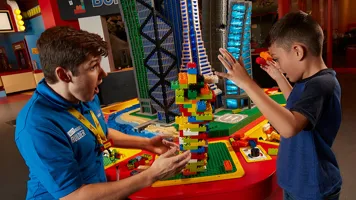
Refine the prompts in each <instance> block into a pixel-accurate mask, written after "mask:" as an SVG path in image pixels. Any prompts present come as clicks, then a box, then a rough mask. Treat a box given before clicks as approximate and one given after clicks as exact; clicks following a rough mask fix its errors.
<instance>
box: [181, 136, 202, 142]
mask: <svg viewBox="0 0 356 200" xmlns="http://www.w3.org/2000/svg"><path fill="white" fill-rule="evenodd" d="M180 139H182V142H183V143H195V142H199V140H198V139H191V138H190V137H183V138H180Z"/></svg>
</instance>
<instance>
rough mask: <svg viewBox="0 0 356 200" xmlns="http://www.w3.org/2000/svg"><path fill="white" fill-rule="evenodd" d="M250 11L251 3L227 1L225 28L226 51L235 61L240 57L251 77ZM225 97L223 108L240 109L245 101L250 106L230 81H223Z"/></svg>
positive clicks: (244, 94) (243, 94) (249, 101)
mask: <svg viewBox="0 0 356 200" xmlns="http://www.w3.org/2000/svg"><path fill="white" fill-rule="evenodd" d="M251 11H252V3H251V2H249V1H241V0H229V10H228V12H229V16H228V26H227V35H226V37H227V39H226V40H227V45H226V46H227V50H228V51H229V52H230V53H231V54H232V56H233V57H234V58H236V59H239V58H240V57H242V59H243V63H244V65H245V68H246V71H247V73H248V74H249V75H250V76H251V77H252V62H251ZM224 84H225V87H224V88H225V96H223V104H224V106H225V108H229V109H236V108H241V107H243V106H244V104H245V103H246V101H247V104H248V106H249V107H250V106H251V100H250V98H249V97H248V96H247V94H246V93H245V91H243V90H242V89H241V88H239V87H237V86H236V85H235V84H234V83H233V82H232V81H231V80H228V79H226V80H225V83H224Z"/></svg>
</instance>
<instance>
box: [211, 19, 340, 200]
mask: <svg viewBox="0 0 356 200" xmlns="http://www.w3.org/2000/svg"><path fill="white" fill-rule="evenodd" d="M323 41H324V36H323V32H322V29H321V27H320V26H319V25H318V24H317V22H315V21H314V20H313V19H312V17H311V16H309V15H307V14H305V13H303V12H296V13H289V14H287V15H286V16H284V17H283V18H282V19H280V20H279V21H278V22H277V23H276V24H275V25H274V26H273V28H272V30H271V32H270V47H269V52H270V53H271V56H272V57H273V59H274V61H275V62H270V63H269V65H270V66H267V67H266V68H265V70H266V71H267V72H269V74H270V75H271V76H272V77H273V78H275V80H276V81H277V83H278V85H279V87H280V89H281V91H282V92H283V94H284V96H285V97H286V98H287V99H288V100H287V105H286V108H283V107H281V106H280V105H278V104H277V103H276V102H274V101H273V100H272V99H271V98H269V97H268V96H267V95H266V94H265V93H264V92H263V90H261V88H260V87H259V86H258V85H257V84H256V83H255V82H254V81H253V80H252V79H251V78H250V77H249V76H248V74H247V73H246V70H245V69H244V67H243V66H244V65H243V63H242V60H241V59H240V60H239V61H237V60H235V59H234V58H233V57H232V56H231V54H230V53H229V52H227V51H226V50H224V49H221V54H222V56H221V55H219V59H220V61H221V62H222V63H223V64H224V66H225V68H226V69H227V71H228V72H227V73H217V74H218V75H220V76H222V77H224V78H228V79H230V80H232V81H234V83H236V84H237V85H238V86H239V87H241V88H242V89H243V90H245V91H246V93H247V94H248V95H249V97H250V98H251V99H252V101H253V102H254V103H255V104H256V106H257V107H258V108H259V109H260V111H261V112H262V113H263V115H264V116H265V117H266V118H267V119H268V120H269V121H270V122H271V123H272V125H273V126H274V127H275V128H276V129H277V131H278V132H279V133H280V135H281V136H282V137H281V142H280V146H279V152H278V159H277V177H278V183H279V185H280V186H281V187H282V188H283V189H284V194H285V195H284V199H286V200H288V199H290V200H325V199H326V200H334V199H335V200H336V199H338V198H339V192H340V188H341V184H342V179H341V176H340V171H339V167H338V164H337V161H336V158H335V155H334V153H333V152H332V150H331V146H332V144H333V141H334V139H335V137H336V134H337V132H338V129H339V127H340V122H341V105H340V95H341V89H340V85H339V83H338V81H337V79H336V76H335V75H336V74H335V72H334V71H333V70H331V69H328V68H327V67H326V66H325V64H324V62H323V59H322V57H321V53H322V47H323ZM275 63H276V64H275ZM275 67H277V69H276V68H275ZM278 67H280V69H278ZM280 71H281V72H283V73H286V76H287V77H288V78H289V80H290V81H291V82H295V85H294V87H293V88H292V87H291V85H290V84H289V83H288V81H287V79H286V78H285V77H284V76H283V75H282V73H281V72H280Z"/></svg>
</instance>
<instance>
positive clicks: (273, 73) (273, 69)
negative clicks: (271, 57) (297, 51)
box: [261, 61, 283, 81]
mask: <svg viewBox="0 0 356 200" xmlns="http://www.w3.org/2000/svg"><path fill="white" fill-rule="evenodd" d="M261 68H262V69H263V70H264V71H265V72H267V74H268V75H269V76H270V77H271V78H273V79H274V80H275V81H277V80H278V79H280V78H283V74H282V72H281V71H280V70H281V68H280V67H279V65H278V63H276V62H275V61H267V65H266V66H262V65H261Z"/></svg>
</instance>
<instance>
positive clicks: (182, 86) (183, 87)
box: [179, 84, 188, 89]
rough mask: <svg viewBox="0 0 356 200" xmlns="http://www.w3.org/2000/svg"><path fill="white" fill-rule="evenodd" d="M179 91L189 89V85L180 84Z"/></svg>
mask: <svg viewBox="0 0 356 200" xmlns="http://www.w3.org/2000/svg"><path fill="white" fill-rule="evenodd" d="M179 89H188V84H179Z"/></svg>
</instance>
